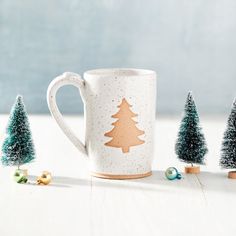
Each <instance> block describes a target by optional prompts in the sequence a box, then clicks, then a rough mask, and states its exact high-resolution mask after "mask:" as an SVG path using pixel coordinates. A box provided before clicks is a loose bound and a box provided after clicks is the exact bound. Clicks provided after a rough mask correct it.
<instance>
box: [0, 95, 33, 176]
mask: <svg viewBox="0 0 236 236" xmlns="http://www.w3.org/2000/svg"><path fill="white" fill-rule="evenodd" d="M6 132H7V136H6V139H5V140H4V142H3V146H2V158H1V161H2V164H3V165H4V166H17V167H18V169H17V171H16V172H18V174H17V173H15V175H21V174H22V173H21V172H24V175H26V170H20V166H21V165H23V164H26V163H29V162H31V161H33V160H34V159H35V150H34V144H33V140H32V136H31V131H30V125H29V121H28V117H27V113H26V109H25V105H24V102H23V98H22V96H20V95H18V96H17V98H16V101H15V104H14V105H13V107H12V110H11V114H10V118H9V122H8V126H7V129H6Z"/></svg>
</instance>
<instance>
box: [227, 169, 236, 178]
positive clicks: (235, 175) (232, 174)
mask: <svg viewBox="0 0 236 236" xmlns="http://www.w3.org/2000/svg"><path fill="white" fill-rule="evenodd" d="M228 178H229V179H236V171H229V172H228Z"/></svg>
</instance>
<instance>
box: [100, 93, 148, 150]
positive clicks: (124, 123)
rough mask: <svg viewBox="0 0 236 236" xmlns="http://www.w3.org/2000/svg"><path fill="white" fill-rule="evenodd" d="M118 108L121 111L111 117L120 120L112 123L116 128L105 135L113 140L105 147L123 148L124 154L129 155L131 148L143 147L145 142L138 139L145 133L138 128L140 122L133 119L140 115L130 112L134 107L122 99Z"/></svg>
mask: <svg viewBox="0 0 236 236" xmlns="http://www.w3.org/2000/svg"><path fill="white" fill-rule="evenodd" d="M117 107H118V108H120V109H119V111H118V112H117V113H116V114H114V115H112V116H111V117H112V118H117V119H118V120H117V121H115V122H114V123H112V125H113V126H114V128H113V129H112V130H111V131H109V132H107V133H105V134H104V135H105V136H106V137H111V138H112V140H110V141H109V142H107V143H105V145H106V146H110V147H115V148H121V149H122V152H123V153H127V152H129V151H130V147H131V146H137V145H141V144H143V143H144V142H145V141H143V140H141V139H139V137H138V136H140V135H142V134H144V131H142V130H139V129H138V128H137V127H136V124H137V123H138V122H137V121H134V120H133V119H132V118H133V117H136V116H138V115H137V114H135V113H133V112H132V111H131V110H130V107H132V106H131V105H130V104H129V103H128V102H127V101H126V99H125V98H123V99H122V102H121V104H120V105H119V106H117Z"/></svg>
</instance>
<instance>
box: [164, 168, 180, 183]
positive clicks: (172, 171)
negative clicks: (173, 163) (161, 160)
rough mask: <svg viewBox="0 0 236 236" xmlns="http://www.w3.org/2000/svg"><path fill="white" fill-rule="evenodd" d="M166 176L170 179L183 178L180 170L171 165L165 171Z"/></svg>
mask: <svg viewBox="0 0 236 236" xmlns="http://www.w3.org/2000/svg"><path fill="white" fill-rule="evenodd" d="M165 176H166V178H167V179H169V180H174V179H181V178H182V176H181V174H180V173H179V172H178V170H177V169H176V168H175V167H169V168H168V169H167V170H166V172H165Z"/></svg>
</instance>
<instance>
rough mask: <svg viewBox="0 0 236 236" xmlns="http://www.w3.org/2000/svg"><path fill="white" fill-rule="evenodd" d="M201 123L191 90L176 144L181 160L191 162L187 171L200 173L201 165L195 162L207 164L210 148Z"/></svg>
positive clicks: (176, 150) (186, 168)
mask: <svg viewBox="0 0 236 236" xmlns="http://www.w3.org/2000/svg"><path fill="white" fill-rule="evenodd" d="M199 123H200V122H199V116H198V113H197V109H196V105H195V102H194V99H193V96H192V94H191V92H189V93H188V97H187V101H186V104H185V110H184V116H183V119H182V121H181V125H180V130H179V133H178V138H177V141H176V145H175V152H176V154H177V156H178V158H179V159H180V161H183V162H185V163H189V164H190V166H186V167H185V172H186V173H192V174H196V173H199V172H200V167H199V166H194V165H193V164H197V165H203V164H205V162H204V156H205V154H206V153H207V151H208V149H207V146H206V142H205V138H204V135H203V133H202V130H201V127H200V125H199Z"/></svg>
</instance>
